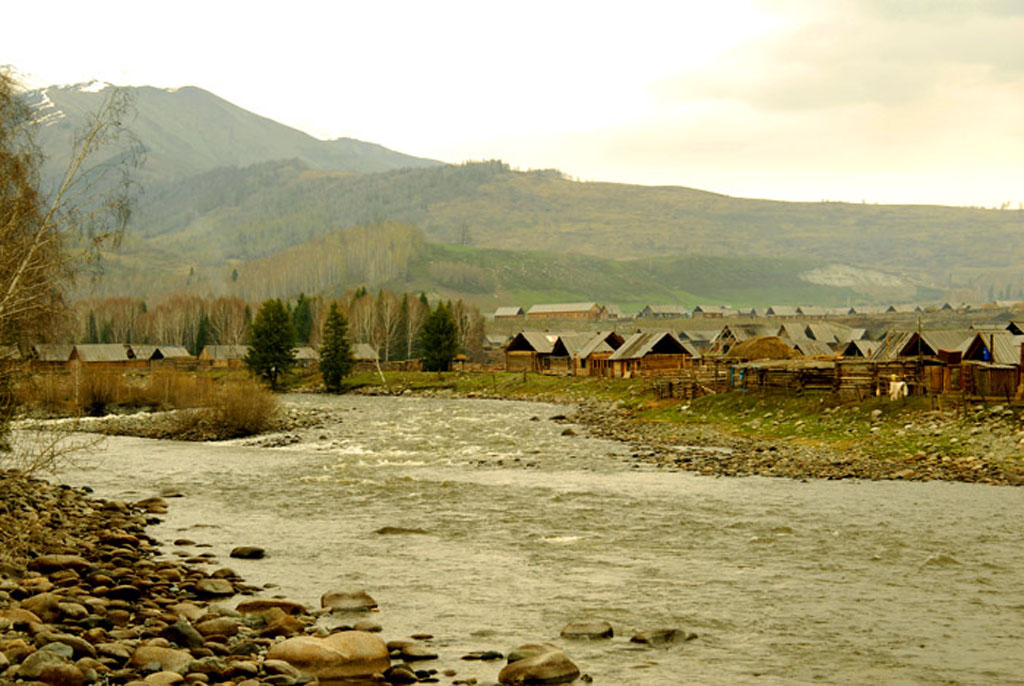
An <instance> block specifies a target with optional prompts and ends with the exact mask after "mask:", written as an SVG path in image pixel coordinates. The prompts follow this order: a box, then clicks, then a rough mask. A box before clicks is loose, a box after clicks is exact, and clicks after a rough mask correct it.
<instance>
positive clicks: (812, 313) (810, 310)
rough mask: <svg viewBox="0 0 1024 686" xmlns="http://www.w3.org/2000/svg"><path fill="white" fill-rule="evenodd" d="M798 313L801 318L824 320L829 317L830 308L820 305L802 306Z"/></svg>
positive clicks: (797, 309)
mask: <svg viewBox="0 0 1024 686" xmlns="http://www.w3.org/2000/svg"><path fill="white" fill-rule="evenodd" d="M796 311H797V314H799V315H800V316H801V317H816V318H824V317H826V316H828V308H827V307H821V306H819V305H801V306H800V307H798V308H796Z"/></svg>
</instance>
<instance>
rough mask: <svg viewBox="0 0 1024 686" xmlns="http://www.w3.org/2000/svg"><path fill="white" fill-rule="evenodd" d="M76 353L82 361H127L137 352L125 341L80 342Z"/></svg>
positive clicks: (133, 357) (76, 347)
mask: <svg viewBox="0 0 1024 686" xmlns="http://www.w3.org/2000/svg"><path fill="white" fill-rule="evenodd" d="M74 354H75V355H76V356H77V357H78V359H79V360H81V361H82V362H127V361H128V360H132V359H135V353H134V352H133V351H132V349H131V348H130V347H129V346H128V345H126V344H124V343H79V344H78V345H76V346H75V352H74Z"/></svg>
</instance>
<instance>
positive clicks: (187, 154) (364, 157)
mask: <svg viewBox="0 0 1024 686" xmlns="http://www.w3.org/2000/svg"><path fill="white" fill-rule="evenodd" d="M108 88H111V86H110V84H105V83H102V82H97V81H92V82H88V83H80V84H75V85H72V86H48V87H46V88H37V89H35V90H31V91H28V92H27V93H26V95H25V97H26V99H27V100H28V102H29V103H30V104H31V105H32V106H34V107H36V108H37V110H38V112H39V116H38V118H37V121H38V122H39V123H40V128H39V143H40V145H41V147H42V149H43V150H44V151H45V152H46V156H47V169H48V170H49V171H58V170H61V169H63V168H64V167H65V166H66V163H67V156H68V151H69V150H70V149H71V143H72V139H73V137H74V134H75V131H76V130H77V129H78V128H80V127H81V125H82V123H83V122H84V121H85V120H86V117H87V116H88V115H89V114H91V113H93V112H95V111H96V110H98V109H99V107H100V105H101V104H102V102H103V100H104V98H105V97H106V96H107V94H108V90H107V89H108ZM122 90H125V91H128V92H129V94H130V95H131V96H132V99H133V103H134V110H135V116H134V117H133V119H132V120H131V121H129V122H127V124H128V126H129V128H130V129H131V130H132V131H133V133H134V134H135V135H136V136H137V137H138V139H139V140H140V142H141V143H142V144H143V145H144V146H145V148H146V151H147V152H146V156H147V159H146V164H145V166H144V167H143V170H142V172H141V174H142V178H143V179H145V180H154V179H156V180H162V179H173V178H180V177H184V176H191V175H193V174H198V173H202V172H204V171H209V170H211V169H216V168H219V167H246V166H249V165H252V164H257V163H260V162H267V161H272V160H282V159H298V160H301V161H302V162H303V163H304V164H306V165H308V166H309V167H311V168H313V169H322V170H330V171H339V172H355V173H373V172H382V171H388V170H392V169H403V168H413V167H430V166H436V165H440V164H442V163H441V162H438V161H436V160H428V159H424V158H420V157H413V156H411V155H405V154H402V153H400V152H396V151H394V150H390V149H388V148H385V147H384V146H382V145H377V144H376V143H367V142H364V141H359V140H355V139H353V138H339V139H335V140H330V141H322V140H318V139H316V138H313V137H312V136H310V135H308V134H306V133H303V132H302V131H299V130H297V129H293V128H291V127H288V126H285V125H283V124H279V123H277V122H275V121H272V120H270V119H267V118H266V117H262V116H260V115H257V114H254V113H252V112H249V111H248V110H245V109H242V108H241V107H238V106H237V105H233V104H231V103H230V102H228V101H227V100H224V99H223V98H220V97H218V96H216V95H214V94H213V93H210V92H208V91H205V90H203V89H201V88H196V87H194V86H185V87H182V88H173V89H165V88H153V87H151V86H138V87H127V88H123V89H122ZM97 161H101V160H97Z"/></svg>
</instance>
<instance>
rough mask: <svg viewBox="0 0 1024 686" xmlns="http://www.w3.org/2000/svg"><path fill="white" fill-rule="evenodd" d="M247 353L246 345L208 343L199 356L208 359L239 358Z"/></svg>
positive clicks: (243, 357) (247, 347) (242, 357)
mask: <svg viewBox="0 0 1024 686" xmlns="http://www.w3.org/2000/svg"><path fill="white" fill-rule="evenodd" d="M248 354H249V346H247V345H208V346H206V347H205V348H203V349H202V351H200V353H199V356H200V357H202V358H203V359H210V360H241V359H245V356H246V355H248Z"/></svg>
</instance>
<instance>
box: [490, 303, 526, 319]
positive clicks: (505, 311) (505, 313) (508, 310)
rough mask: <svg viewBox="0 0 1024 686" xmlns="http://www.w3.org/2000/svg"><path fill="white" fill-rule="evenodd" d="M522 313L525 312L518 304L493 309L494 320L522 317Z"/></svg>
mask: <svg viewBox="0 0 1024 686" xmlns="http://www.w3.org/2000/svg"><path fill="white" fill-rule="evenodd" d="M524 314H525V313H524V312H523V308H521V307H518V306H515V307H499V308H498V309H496V310H495V311H494V320H495V321H502V320H509V319H522V318H523V315H524Z"/></svg>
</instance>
